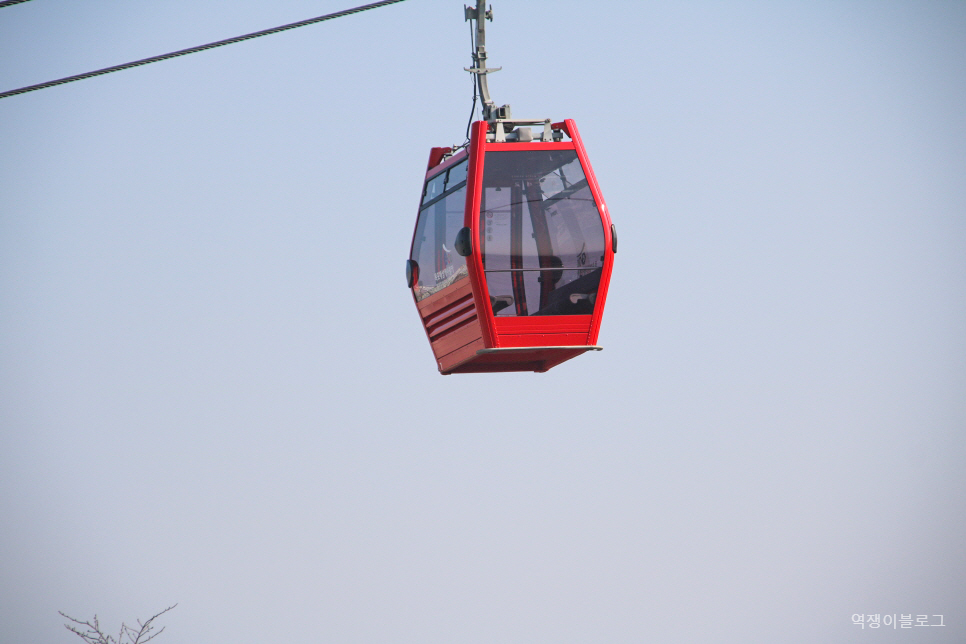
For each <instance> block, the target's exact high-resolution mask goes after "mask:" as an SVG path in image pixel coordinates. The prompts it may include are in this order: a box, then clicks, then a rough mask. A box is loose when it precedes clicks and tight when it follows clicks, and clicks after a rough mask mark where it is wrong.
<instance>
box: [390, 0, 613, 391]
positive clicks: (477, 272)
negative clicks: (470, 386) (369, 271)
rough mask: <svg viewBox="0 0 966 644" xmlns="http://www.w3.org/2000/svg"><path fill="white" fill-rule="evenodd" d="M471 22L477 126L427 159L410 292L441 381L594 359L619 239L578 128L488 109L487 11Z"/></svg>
mask: <svg viewBox="0 0 966 644" xmlns="http://www.w3.org/2000/svg"><path fill="white" fill-rule="evenodd" d="M471 12H472V13H475V14H476V15H475V16H471V15H470V13H471ZM467 17H468V18H469V19H476V20H477V23H478V30H477V34H478V35H477V47H476V51H475V54H474V62H475V63H476V66H475V68H473V69H469V70H467V71H471V72H473V73H476V74H477V78H478V79H479V81H480V82H479V87H480V93H481V95H482V97H483V115H484V120H481V121H476V122H475V123H473V125H472V131H471V135H470V141H469V145H468V146H464V147H462V148H461V149H459V150H458V151H456V152H455V153H454V152H453V149H452V148H433V149H432V151H431V152H430V155H429V166H428V169H427V172H426V181H425V184H424V188H423V194H422V199H421V201H420V207H419V216H418V218H417V221H416V229H415V232H414V234H413V241H412V246H411V249H410V258H409V260H408V262H407V265H406V273H407V281H408V284H409V287H410V288H411V289H412V292H413V299H414V300H415V302H416V308H417V309H418V311H419V316H420V319H421V320H422V322H423V325H424V327H425V329H426V335H427V337H428V338H429V342H430V345H431V346H432V349H433V353H434V355H435V357H436V364H437V366H438V367H439V371H440V373H442V374H451V373H479V372H501V371H541V372H542V371H547V370H548V369H551V368H552V367H555V366H556V365H558V364H560V363H562V362H564V361H566V360H569V359H571V358H574V357H576V356H578V355H580V354H582V353H585V352H587V351H599V350H600V349H601V347H599V346H597V344H596V343H597V334H598V331H599V330H600V323H601V318H602V316H603V313H604V302H605V300H606V298H607V286H608V284H609V282H610V274H611V268H612V266H613V262H614V253H615V252H616V251H617V234H616V230H615V228H614V226H613V224H612V223H611V221H610V216H609V214H608V212H607V206H606V205H605V203H604V199H603V197H602V196H601V193H600V188H599V187H598V186H597V181H596V179H595V177H594V171H593V169H592V168H591V166H590V162H589V160H588V159H587V153H586V152H585V151H584V146H583V143H582V142H581V139H580V134H579V133H578V132H577V127H576V125H575V124H574V122H573V121H572V120H569V119H568V120H566V121H563V122H560V123H551V121H550V120H549V119H546V120H543V121H520V120H513V119H511V118H509V116H510V114H509V112H510V110H509V106H506V105H504V106H502V107H500V108H496V107H494V105H493V103H492V101H490V100H489V96H488V93H487V90H486V83H485V79H486V77H485V74H486V72H487V71H494V70H487V69H486V67H485V51H484V49H483V46H482V40H483V36H482V28H481V27H479V25H480V24H481V23H482V22H483V18H484V14H483V2H482V1H478V6H477V9H475V10H473V9H469V8H468V9H467ZM486 17H489V16H486ZM535 126H536V127H537V128H541V126H542V131H540V132H539V134H538V135H537V136H534V132H533V128H534V127H535ZM565 135H566V138H568V139H569V140H565Z"/></svg>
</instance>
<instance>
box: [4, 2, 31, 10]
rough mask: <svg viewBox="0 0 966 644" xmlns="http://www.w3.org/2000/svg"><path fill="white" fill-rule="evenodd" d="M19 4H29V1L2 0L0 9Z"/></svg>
mask: <svg viewBox="0 0 966 644" xmlns="http://www.w3.org/2000/svg"><path fill="white" fill-rule="evenodd" d="M21 2H30V0H3V2H0V9H3V8H4V7H9V6H11V5H15V4H20V3H21Z"/></svg>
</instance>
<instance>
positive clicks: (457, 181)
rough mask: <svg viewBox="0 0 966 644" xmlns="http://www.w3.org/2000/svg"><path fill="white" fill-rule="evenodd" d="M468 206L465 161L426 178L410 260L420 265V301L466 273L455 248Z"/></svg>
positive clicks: (418, 287)
mask: <svg viewBox="0 0 966 644" xmlns="http://www.w3.org/2000/svg"><path fill="white" fill-rule="evenodd" d="M465 207H466V162H465V161H464V162H463V163H460V164H459V165H456V166H454V167H452V168H450V169H449V170H446V171H444V172H441V173H440V174H437V175H436V176H434V177H431V178H430V179H428V180H427V181H426V186H425V188H424V189H423V207H422V209H421V210H420V211H419V220H418V221H417V223H416V237H415V239H414V240H413V253H412V257H411V259H414V260H416V263H417V264H418V265H419V276H418V279H417V281H416V284H415V285H414V286H413V292H414V293H415V295H416V299H417V300H421V299H423V298H425V297H428V296H430V295H432V294H433V293H436V292H437V291H441V290H443V289H444V288H446V287H447V286H449V285H450V284H452V283H454V282H456V281H458V280H460V279H462V278H464V277H466V276H467V272H466V258H465V257H463V256H461V255H460V254H458V253H457V252H456V251H455V250H454V249H453V242H454V241H455V239H456V233H457V232H459V230H460V228H462V227H463V211H464V209H465Z"/></svg>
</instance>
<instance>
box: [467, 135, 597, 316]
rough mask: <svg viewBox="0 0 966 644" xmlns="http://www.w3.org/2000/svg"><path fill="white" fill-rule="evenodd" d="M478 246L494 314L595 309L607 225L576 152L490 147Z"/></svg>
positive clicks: (569, 312) (562, 312) (566, 311)
mask: <svg viewBox="0 0 966 644" xmlns="http://www.w3.org/2000/svg"><path fill="white" fill-rule="evenodd" d="M480 248H481V255H482V259H483V269H484V272H485V275H486V284H487V288H488V289H489V292H490V304H491V306H492V307H493V312H494V314H496V315H498V316H513V315H580V314H589V313H593V310H594V302H595V301H596V299H597V287H598V285H599V283H600V277H601V272H602V270H603V266H604V226H603V223H602V222H601V217H600V212H599V211H598V210H597V204H596V203H594V198H593V195H592V194H591V192H590V187H589V186H588V184H587V178H586V176H585V175H584V172H583V169H582V168H581V167H580V161H579V160H578V158H577V153H576V152H575V151H573V150H529V151H520V152H502V151H501V152H488V153H487V154H486V159H485V162H484V166H483V191H482V198H481V203H480Z"/></svg>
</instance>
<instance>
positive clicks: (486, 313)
mask: <svg viewBox="0 0 966 644" xmlns="http://www.w3.org/2000/svg"><path fill="white" fill-rule="evenodd" d="M488 127H489V125H488V124H487V122H486V121H476V122H475V123H473V127H472V130H471V132H470V134H471V136H470V150H469V156H470V161H469V168H468V171H467V175H466V212H465V214H464V216H463V225H464V226H468V227H469V229H470V231H471V237H472V239H473V254H472V255H471V256H470V257H467V258H466V268H467V270H468V271H469V274H470V281H471V282H472V284H473V299H474V300H475V301H476V310H477V314H478V315H479V320H480V327H481V328H482V330H483V339H484V341H485V342H486V346H487V347H496V346H499V345H498V344H497V338H496V330H495V329H494V327H493V309H492V307H490V293H489V291H488V290H487V288H486V277H485V276H484V275H483V259H482V257H481V256H480V222H479V219H480V194H481V191H482V189H483V155H484V154H485V152H486V150H485V148H486V131H487V128H488Z"/></svg>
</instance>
